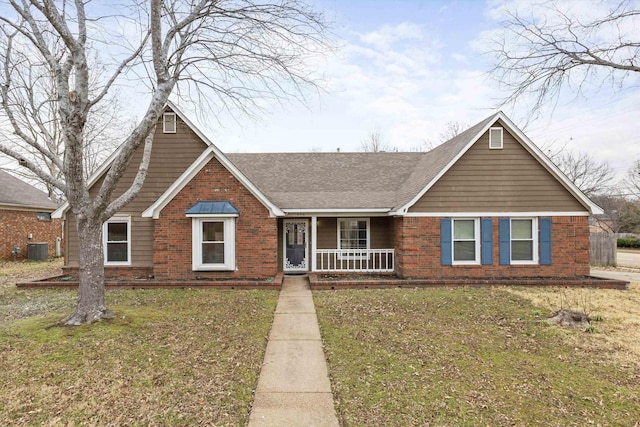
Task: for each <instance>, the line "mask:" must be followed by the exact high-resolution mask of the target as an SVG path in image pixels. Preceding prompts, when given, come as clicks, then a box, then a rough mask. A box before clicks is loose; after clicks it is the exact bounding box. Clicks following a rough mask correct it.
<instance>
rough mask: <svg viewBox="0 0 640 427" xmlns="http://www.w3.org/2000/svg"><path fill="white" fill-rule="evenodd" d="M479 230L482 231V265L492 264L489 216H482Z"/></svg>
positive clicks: (491, 236)
mask: <svg viewBox="0 0 640 427" xmlns="http://www.w3.org/2000/svg"><path fill="white" fill-rule="evenodd" d="M480 232H481V233H482V237H481V239H482V247H481V258H482V265H491V264H493V220H492V219H491V218H482V228H481V229H480Z"/></svg>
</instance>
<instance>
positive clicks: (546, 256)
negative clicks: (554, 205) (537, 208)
mask: <svg viewBox="0 0 640 427" xmlns="http://www.w3.org/2000/svg"><path fill="white" fill-rule="evenodd" d="M540 264H543V265H550V264H551V218H540Z"/></svg>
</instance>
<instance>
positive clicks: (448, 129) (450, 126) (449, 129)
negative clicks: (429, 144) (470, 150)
mask: <svg viewBox="0 0 640 427" xmlns="http://www.w3.org/2000/svg"><path fill="white" fill-rule="evenodd" d="M469 127H470V125H469V123H467V122H459V121H457V120H454V121H448V122H447V123H445V125H444V129H443V130H442V132H440V143H443V142H447V141H448V140H450V139H453V138H455V137H456V136H458V135H460V134H461V133H462V132H464V131H465V130H467V128H469Z"/></svg>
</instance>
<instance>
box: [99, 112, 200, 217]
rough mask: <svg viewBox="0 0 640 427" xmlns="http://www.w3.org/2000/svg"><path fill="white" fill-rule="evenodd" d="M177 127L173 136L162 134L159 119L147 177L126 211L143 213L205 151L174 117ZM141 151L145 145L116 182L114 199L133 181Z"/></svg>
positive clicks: (194, 134)
mask: <svg viewBox="0 0 640 427" xmlns="http://www.w3.org/2000/svg"><path fill="white" fill-rule="evenodd" d="M176 124H177V129H176V132H175V133H164V132H163V126H162V116H160V119H159V121H158V125H157V126H156V132H155V135H154V137H153V148H152V150H151V160H150V161H149V170H148V171H147V177H146V179H145V181H144V184H143V186H142V189H141V190H140V193H138V195H137V196H136V198H135V199H134V200H133V201H132V202H131V203H130V204H129V205H128V206H127V208H126V209H127V210H131V211H134V212H142V211H143V210H145V209H146V208H148V207H149V205H151V204H152V203H153V202H155V201H156V199H157V198H158V197H160V195H162V193H163V192H164V191H165V190H166V189H167V188H168V187H169V186H170V185H171V184H173V182H174V181H175V180H176V179H178V177H179V176H180V175H181V174H182V173H183V172H184V171H185V170H186V169H187V168H188V167H189V166H190V165H191V164H192V163H193V162H194V161H195V160H196V159H197V158H198V156H200V155H201V154H202V153H203V152H204V151H205V150H206V149H207V144H206V143H205V142H204V141H203V140H202V139H201V138H200V137H199V136H198V135H196V133H195V132H194V131H193V130H192V129H191V128H190V127H189V126H188V125H187V124H186V123H185V122H184V121H183V120H182V119H181V118H180V117H177V123H176ZM143 151H144V144H141V145H140V146H139V147H138V149H137V150H136V152H135V153H134V155H133V157H132V158H131V162H130V163H129V166H128V167H127V170H126V171H125V173H124V174H123V175H122V178H121V179H120V181H119V182H118V184H117V186H116V190H115V191H114V197H117V196H119V195H120V194H122V193H123V192H125V191H126V190H127V189H128V188H129V186H130V185H131V183H132V182H133V180H134V179H135V176H136V174H137V173H138V166H139V164H140V161H141V160H142V153H143ZM107 171H108V169H107V170H106V171H105V174H103V175H102V176H101V177H100V178H99V179H98V180H97V181H96V183H95V184H94V185H92V186H91V188H90V190H89V192H90V194H91V196H92V197H95V195H96V194H97V193H98V190H99V189H100V185H102V181H103V179H104V176H105V175H106V172H107Z"/></svg>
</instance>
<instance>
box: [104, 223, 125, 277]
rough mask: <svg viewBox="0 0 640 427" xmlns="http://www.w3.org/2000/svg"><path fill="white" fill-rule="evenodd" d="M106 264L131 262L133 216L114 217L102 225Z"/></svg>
mask: <svg viewBox="0 0 640 427" xmlns="http://www.w3.org/2000/svg"><path fill="white" fill-rule="evenodd" d="M102 243H103V248H104V263H105V265H130V264H131V217H113V218H111V219H109V220H108V221H106V222H105V223H104V224H103V226H102Z"/></svg>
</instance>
